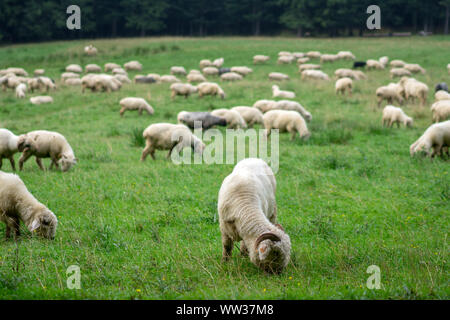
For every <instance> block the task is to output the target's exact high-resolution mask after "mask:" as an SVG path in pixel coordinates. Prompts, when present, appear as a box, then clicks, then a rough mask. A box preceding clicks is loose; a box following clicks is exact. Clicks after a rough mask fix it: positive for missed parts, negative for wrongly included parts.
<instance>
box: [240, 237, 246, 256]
mask: <svg viewBox="0 0 450 320" xmlns="http://www.w3.org/2000/svg"><path fill="white" fill-rule="evenodd" d="M241 254H242V255H243V256H248V248H247V246H246V245H245V242H244V240H242V241H241Z"/></svg>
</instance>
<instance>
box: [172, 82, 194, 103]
mask: <svg viewBox="0 0 450 320" xmlns="http://www.w3.org/2000/svg"><path fill="white" fill-rule="evenodd" d="M170 90H171V91H172V94H171V96H170V97H171V98H172V99H174V98H175V97H176V96H184V97H185V98H187V97H189V96H190V95H191V94H193V93H196V92H198V88H197V87H196V86H193V85H192V84H189V83H172V84H171V85H170Z"/></svg>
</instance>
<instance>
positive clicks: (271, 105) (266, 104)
mask: <svg viewBox="0 0 450 320" xmlns="http://www.w3.org/2000/svg"><path fill="white" fill-rule="evenodd" d="M276 104H277V101H275V100H266V99H262V100H258V101H256V102H255V103H254V104H253V108H256V109H258V110H259V111H261V112H262V113H265V112H267V111H269V110H273V109H275V105H276Z"/></svg>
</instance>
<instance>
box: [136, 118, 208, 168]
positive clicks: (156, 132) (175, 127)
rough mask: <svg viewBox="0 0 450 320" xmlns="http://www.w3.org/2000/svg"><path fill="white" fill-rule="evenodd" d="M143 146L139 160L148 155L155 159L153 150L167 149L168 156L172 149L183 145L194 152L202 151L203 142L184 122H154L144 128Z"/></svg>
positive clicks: (177, 150)
mask: <svg viewBox="0 0 450 320" xmlns="http://www.w3.org/2000/svg"><path fill="white" fill-rule="evenodd" d="M143 137H144V138H145V148H144V150H143V151H142V156H141V161H145V159H146V158H147V156H148V155H150V156H151V157H152V159H153V160H155V150H169V153H168V154H167V158H170V155H171V154H172V151H173V149H176V152H177V153H180V152H181V150H183V148H185V147H191V148H192V149H193V150H194V152H196V153H200V154H202V153H203V150H204V149H205V144H204V143H203V142H202V141H201V140H200V139H199V138H197V137H196V136H195V135H194V134H193V133H192V132H191V131H190V130H189V128H188V127H186V126H185V125H184V124H171V123H155V124H152V125H150V126H149V127H147V129H145V130H144V133H143Z"/></svg>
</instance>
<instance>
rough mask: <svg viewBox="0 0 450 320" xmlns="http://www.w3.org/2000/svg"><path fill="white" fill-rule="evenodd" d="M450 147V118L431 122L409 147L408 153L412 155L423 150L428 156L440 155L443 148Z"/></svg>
mask: <svg viewBox="0 0 450 320" xmlns="http://www.w3.org/2000/svg"><path fill="white" fill-rule="evenodd" d="M444 148H446V149H447V153H448V150H449V148H450V120H447V121H444V122H439V123H435V124H432V125H431V126H429V127H428V129H427V130H425V132H424V133H423V135H422V136H421V137H420V138H419V139H417V140H416V141H415V142H414V143H413V144H412V145H411V146H410V147H409V153H410V155H411V157H413V156H414V155H415V154H416V153H418V152H425V153H426V154H427V155H428V156H429V157H431V158H433V157H434V156H436V155H441V152H442V151H443V149H444Z"/></svg>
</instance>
